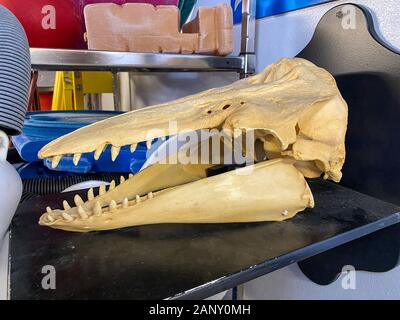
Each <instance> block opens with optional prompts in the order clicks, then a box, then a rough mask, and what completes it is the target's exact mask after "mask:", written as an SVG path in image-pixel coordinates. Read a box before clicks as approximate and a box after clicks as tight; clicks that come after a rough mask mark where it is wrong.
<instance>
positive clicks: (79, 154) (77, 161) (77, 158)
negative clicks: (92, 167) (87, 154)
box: [73, 153, 82, 166]
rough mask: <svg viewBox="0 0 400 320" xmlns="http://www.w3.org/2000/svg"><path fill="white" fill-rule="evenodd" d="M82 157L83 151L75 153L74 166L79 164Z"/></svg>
mask: <svg viewBox="0 0 400 320" xmlns="http://www.w3.org/2000/svg"><path fill="white" fill-rule="evenodd" d="M81 157H82V153H75V154H74V159H73V162H74V166H77V165H78V163H79V160H81Z"/></svg>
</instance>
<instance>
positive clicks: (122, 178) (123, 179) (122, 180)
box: [119, 176, 125, 184]
mask: <svg viewBox="0 0 400 320" xmlns="http://www.w3.org/2000/svg"><path fill="white" fill-rule="evenodd" d="M124 182H125V177H124V176H121V178H120V179H119V183H120V184H123V183H124Z"/></svg>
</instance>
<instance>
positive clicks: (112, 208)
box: [110, 200, 117, 212]
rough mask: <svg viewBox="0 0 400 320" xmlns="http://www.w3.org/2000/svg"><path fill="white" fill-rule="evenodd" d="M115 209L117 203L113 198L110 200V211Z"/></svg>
mask: <svg viewBox="0 0 400 320" xmlns="http://www.w3.org/2000/svg"><path fill="white" fill-rule="evenodd" d="M115 210H117V203H116V202H115V200H111V201H110V211H111V212H113V211H115Z"/></svg>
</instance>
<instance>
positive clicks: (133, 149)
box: [131, 143, 137, 153]
mask: <svg viewBox="0 0 400 320" xmlns="http://www.w3.org/2000/svg"><path fill="white" fill-rule="evenodd" d="M136 148H137V143H132V144H131V152H132V153H134V152H135V151H136Z"/></svg>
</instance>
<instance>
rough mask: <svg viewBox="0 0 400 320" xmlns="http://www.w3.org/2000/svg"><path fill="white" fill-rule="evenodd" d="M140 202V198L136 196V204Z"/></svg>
mask: <svg viewBox="0 0 400 320" xmlns="http://www.w3.org/2000/svg"><path fill="white" fill-rule="evenodd" d="M141 201H142V200H141V199H140V196H139V195H137V196H136V203H140V202H141Z"/></svg>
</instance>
